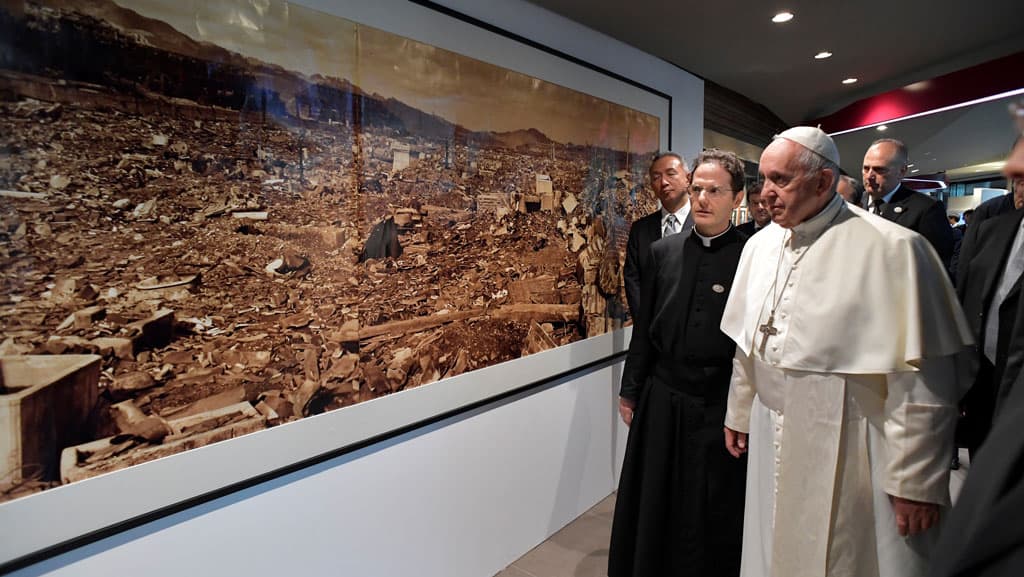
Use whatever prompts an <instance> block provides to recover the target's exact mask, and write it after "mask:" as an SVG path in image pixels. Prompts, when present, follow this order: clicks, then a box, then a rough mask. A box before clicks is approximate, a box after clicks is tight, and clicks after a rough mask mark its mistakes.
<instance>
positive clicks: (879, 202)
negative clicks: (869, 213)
mask: <svg viewBox="0 0 1024 577" xmlns="http://www.w3.org/2000/svg"><path fill="white" fill-rule="evenodd" d="M884 204H885V201H883V200H881V199H879V200H876V201H875V203H874V204H872V205H871V206H873V207H874V213H875V214H878V215H880V214H882V206H883V205H884Z"/></svg>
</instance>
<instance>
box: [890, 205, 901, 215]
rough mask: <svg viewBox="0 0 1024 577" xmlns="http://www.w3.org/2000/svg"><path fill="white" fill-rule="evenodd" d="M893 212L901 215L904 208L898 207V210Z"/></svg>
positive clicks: (895, 209)
mask: <svg viewBox="0 0 1024 577" xmlns="http://www.w3.org/2000/svg"><path fill="white" fill-rule="evenodd" d="M892 211H893V212H895V213H896V214H899V213H901V212H903V207H902V206H897V207H896V208H894V209H892Z"/></svg>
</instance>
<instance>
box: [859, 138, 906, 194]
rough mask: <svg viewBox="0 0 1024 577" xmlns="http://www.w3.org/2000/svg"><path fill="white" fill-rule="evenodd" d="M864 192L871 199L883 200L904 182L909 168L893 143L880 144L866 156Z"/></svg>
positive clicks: (869, 150)
mask: <svg viewBox="0 0 1024 577" xmlns="http://www.w3.org/2000/svg"><path fill="white" fill-rule="evenodd" d="M862 172H863V176H864V179H863V181H864V190H866V191H867V193H868V194H870V195H871V198H876V199H877V198H882V197H883V196H885V195H887V194H889V193H890V192H892V191H893V190H895V189H896V187H897V186H898V185H899V183H900V181H901V180H903V176H904V175H905V174H906V173H907V166H906V165H905V164H903V162H902V160H901V159H900V158H899V151H898V150H897V148H896V146H895V145H893V144H892V143H891V142H879V143H878V144H875V145H873V146H872V147H871V148H869V149H868V151H867V153H866V154H865V155H864V166H863V167H862Z"/></svg>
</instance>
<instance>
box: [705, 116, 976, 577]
mask: <svg viewBox="0 0 1024 577" xmlns="http://www.w3.org/2000/svg"><path fill="white" fill-rule="evenodd" d="M838 165H839V152H838V151H837V149H836V146H835V143H834V142H833V141H832V139H831V138H830V137H829V136H828V135H826V134H825V133H824V132H822V131H821V130H819V129H817V128H811V127H796V128H791V129H789V130H786V131H785V132H783V133H782V134H780V135H778V136H776V137H775V139H774V140H773V141H772V142H771V144H769V146H768V147H767V148H766V149H765V150H764V153H763V154H762V155H761V164H760V171H761V174H762V176H763V177H764V188H763V189H762V191H761V196H762V198H763V199H766V200H767V201H768V205H769V207H770V210H771V213H772V221H773V224H771V225H769V226H768V227H767V228H765V229H764V230H763V231H761V232H760V233H759V234H757V235H756V236H754V237H752V238H751V239H750V241H749V242H747V244H746V247H745V248H744V250H743V254H742V256H741V258H740V263H739V268H738V269H737V271H736V278H735V280H734V282H733V287H732V290H731V292H730V295H729V300H728V302H727V304H726V308H725V313H724V315H723V318H722V325H721V327H722V331H723V332H724V333H725V334H727V335H729V337H731V338H732V339H733V340H734V341H735V342H736V353H735V357H734V359H733V375H732V381H731V385H730V390H729V400H728V409H727V414H726V419H725V436H726V448H727V449H728V450H729V452H730V453H732V454H733V455H734V456H739V455H740V454H742V453H743V452H746V451H747V449H748V441H749V450H750V454H749V463H748V474H747V489H746V507H745V519H744V528H743V558H742V563H741V565H742V567H741V575H743V576H744V577H769V576H771V577H821V576H826V575H828V576H840V575H841V576H850V577H871V576H879V577H886V576H893V577H895V576H900V577H907V576H916V575H923V574H924V572H925V570H926V568H927V561H928V553H929V551H928V549H929V546H930V544H931V543H933V542H934V540H935V538H936V537H937V536H936V535H935V533H936V531H935V530H930V528H931V527H933V526H934V525H936V524H937V523H938V519H939V512H940V509H941V508H942V507H945V506H948V505H949V455H950V454H951V453H952V443H953V429H954V425H955V417H956V403H957V400H958V399H959V398H960V394H961V392H962V382H963V378H958V369H959V367H960V366H961V365H962V357H961V353H963V352H964V351H965V349H966V348H967V347H968V346H969V345H970V344H971V336H970V330H969V328H968V326H967V324H966V322H965V320H964V317H963V312H962V311H961V309H960V306H959V304H958V303H957V299H956V295H955V294H954V292H953V289H952V286H951V285H950V283H949V280H948V279H947V276H946V273H945V271H944V269H943V266H942V262H941V261H940V260H939V258H938V256H937V255H936V254H935V251H934V250H933V249H932V248H931V246H930V245H929V244H928V241H927V240H925V239H924V237H922V236H920V235H918V234H917V233H915V232H913V231H910V230H908V229H906V228H903V227H901V226H899V225H897V224H895V223H892V222H890V221H888V220H885V219H883V218H880V217H877V216H875V215H872V214H869V213H867V212H866V211H864V210H862V209H860V208H858V207H855V206H851V205H849V204H847V203H845V202H844V201H843V199H842V198H841V197H840V196H839V195H838V194H836V182H837V177H838V175H839V168H838ZM748 435H749V436H748Z"/></svg>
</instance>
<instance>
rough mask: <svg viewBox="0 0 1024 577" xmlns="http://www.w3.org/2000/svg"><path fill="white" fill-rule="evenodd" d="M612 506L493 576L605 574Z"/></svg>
mask: <svg viewBox="0 0 1024 577" xmlns="http://www.w3.org/2000/svg"><path fill="white" fill-rule="evenodd" d="M960 462H961V467H960V470H958V471H953V472H952V474H951V476H950V482H949V490H950V493H951V494H952V495H953V498H954V499H956V497H957V495H958V494H959V493H960V488H961V487H962V486H963V483H964V479H966V478H967V471H968V469H969V468H970V460H969V459H968V458H967V451H965V450H961V451H960ZM614 509H615V494H614V493H612V494H611V495H609V496H608V497H606V498H605V499H604V500H603V501H601V502H600V503H598V504H597V505H594V507H593V508H592V509H590V510H589V511H587V512H586V513H584V514H583V515H581V516H580V517H579V518H578V519H576V520H575V521H573V522H572V523H569V524H568V525H566V526H565V528H563V529H562V530H561V531H559V532H557V533H555V534H554V535H552V536H551V538H550V539H548V540H547V541H544V542H543V543H541V544H540V545H537V546H536V547H534V548H533V549H532V550H531V551H530V552H529V553H527V554H526V555H523V556H522V557H520V558H519V559H518V560H517V561H516V562H515V563H513V564H511V565H509V566H508V567H507V568H506V569H505V570H504V571H502V572H501V573H498V574H497V575H495V577H605V576H606V575H607V574H608V573H607V571H608V540H609V538H610V537H611V533H612V511H613V510H614Z"/></svg>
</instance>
